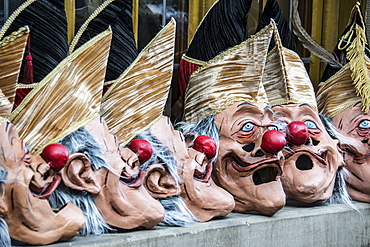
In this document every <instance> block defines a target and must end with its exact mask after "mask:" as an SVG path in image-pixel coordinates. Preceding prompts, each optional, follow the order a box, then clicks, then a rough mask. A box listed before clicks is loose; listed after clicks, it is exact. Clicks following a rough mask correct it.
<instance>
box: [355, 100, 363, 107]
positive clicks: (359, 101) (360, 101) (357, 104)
mask: <svg viewBox="0 0 370 247" xmlns="http://www.w3.org/2000/svg"><path fill="white" fill-rule="evenodd" d="M361 103H362V102H361V101H359V102H357V103H356V104H354V105H353V107H355V106H357V105H358V104H361Z"/></svg>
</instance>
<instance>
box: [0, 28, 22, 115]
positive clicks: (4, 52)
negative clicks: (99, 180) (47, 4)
mask: <svg viewBox="0 0 370 247" xmlns="http://www.w3.org/2000/svg"><path fill="white" fill-rule="evenodd" d="M28 33H29V28H28V27H22V28H20V29H19V30H18V31H15V32H13V33H11V34H10V35H9V36H6V37H4V38H3V39H2V40H1V41H0V58H1V59H0V89H1V91H2V94H4V95H5V97H6V98H7V99H8V101H9V102H10V104H12V105H13V103H14V96H15V89H16V84H17V81H18V76H19V72H20V69H21V64H22V60H23V55H24V50H25V48H26V44H27V39H28ZM9 114H10V112H9ZM9 114H8V115H7V116H9Z"/></svg>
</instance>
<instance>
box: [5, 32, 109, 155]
mask: <svg viewBox="0 0 370 247" xmlns="http://www.w3.org/2000/svg"><path fill="white" fill-rule="evenodd" d="M111 38H112V31H111V30H110V29H109V30H106V31H105V32H103V33H101V34H99V35H98V36H96V37H94V38H93V39H91V40H90V41H89V42H87V43H86V44H85V45H83V46H81V47H80V48H79V49H77V50H76V51H75V52H73V53H72V54H71V55H69V56H68V57H67V58H65V59H64V60H63V61H62V62H61V63H60V64H59V65H58V66H57V67H56V68H55V69H54V70H52V71H51V72H50V73H49V74H48V75H47V76H46V77H45V78H44V79H43V80H42V81H41V82H40V83H38V85H37V87H35V88H34V89H33V90H32V92H31V93H29V94H28V95H27V96H26V98H25V99H24V100H23V101H22V103H21V104H20V105H19V106H18V107H17V108H16V110H15V111H14V112H12V114H11V116H10V121H11V122H12V123H13V124H14V125H15V126H16V128H17V129H18V131H19V133H20V137H21V139H23V140H24V141H25V142H26V143H27V144H28V145H29V147H30V151H31V152H32V153H34V154H38V153H40V152H41V151H42V149H43V148H44V147H45V146H46V145H48V144H50V143H54V142H58V141H59V140H61V139H62V138H63V137H65V136H67V135H68V134H70V133H72V132H73V131H75V130H77V129H78V128H80V127H82V126H84V125H86V123H88V122H89V121H90V120H92V119H93V118H94V117H96V116H98V115H99V110H100V104H101V95H102V89H103V83H104V76H105V69H106V65H107V59H108V53H109V48H110V42H111Z"/></svg>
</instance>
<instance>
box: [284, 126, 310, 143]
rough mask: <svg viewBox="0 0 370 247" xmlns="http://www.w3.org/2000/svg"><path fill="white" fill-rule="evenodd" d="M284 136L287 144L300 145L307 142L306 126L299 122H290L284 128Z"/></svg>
mask: <svg viewBox="0 0 370 247" xmlns="http://www.w3.org/2000/svg"><path fill="white" fill-rule="evenodd" d="M285 136H286V139H287V141H288V142H290V143H292V144H295V145H301V144H303V143H305V142H306V141H307V138H308V128H307V126H306V124H305V123H303V122H301V121H294V122H291V123H290V124H288V126H287V127H286V130H285Z"/></svg>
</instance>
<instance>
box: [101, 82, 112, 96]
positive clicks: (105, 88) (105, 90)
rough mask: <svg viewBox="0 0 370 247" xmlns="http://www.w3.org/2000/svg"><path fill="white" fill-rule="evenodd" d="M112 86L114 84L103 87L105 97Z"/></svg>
mask: <svg viewBox="0 0 370 247" xmlns="http://www.w3.org/2000/svg"><path fill="white" fill-rule="evenodd" d="M110 86H112V84H107V85H104V86H103V95H104V94H105V92H107V91H108V89H109V88H110Z"/></svg>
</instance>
